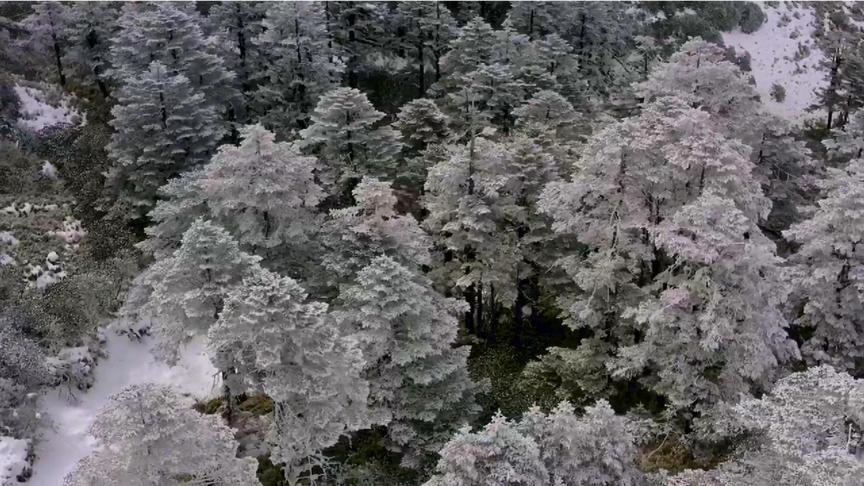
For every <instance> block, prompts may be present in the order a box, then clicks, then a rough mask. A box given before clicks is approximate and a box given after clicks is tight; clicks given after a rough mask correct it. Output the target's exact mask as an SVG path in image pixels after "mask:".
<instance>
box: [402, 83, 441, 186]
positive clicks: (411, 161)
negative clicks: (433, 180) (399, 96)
mask: <svg viewBox="0 0 864 486" xmlns="http://www.w3.org/2000/svg"><path fill="white" fill-rule="evenodd" d="M450 123H451V120H450V119H449V117H447V115H445V114H444V113H443V112H442V111H441V110H440V109H439V108H438V105H437V104H435V102H434V101H433V100H431V99H428V98H418V99H416V100H411V101H409V102H408V103H405V104H404V105H402V107H401V108H400V109H399V113H398V114H397V115H396V121H395V122H393V128H395V129H396V130H399V133H401V134H402V140H403V142H404V145H403V147H402V152H403V156H404V160H402V161H401V162H400V166H399V168H398V169H397V173H398V174H399V179H398V180H397V181H396V183H397V184H399V185H400V186H407V187H408V188H410V189H413V188H422V187H423V183H424V182H425V181H426V171H427V170H428V166H429V162H430V159H431V158H432V157H434V155H433V153H431V152H430V153H427V149H429V147H430V146H431V147H434V149H433V151H440V150H443V149H442V148H441V147H440V145H443V143H444V142H445V141H446V140H449V139H450V137H451V136H452V135H453V133H452V130H451V129H450Z"/></svg>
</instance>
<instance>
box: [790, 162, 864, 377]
mask: <svg viewBox="0 0 864 486" xmlns="http://www.w3.org/2000/svg"><path fill="white" fill-rule="evenodd" d="M820 187H821V189H822V190H823V191H824V198H823V199H822V200H820V201H819V202H818V207H817V208H816V209H815V211H814V212H813V215H812V216H811V217H810V218H809V219H808V220H806V221H803V222H801V223H798V224H796V225H795V226H793V227H792V228H790V229H789V230H788V231H787V232H786V236H787V237H789V238H790V239H791V240H793V241H794V242H796V243H798V244H800V245H801V247H800V248H799V250H798V251H797V252H796V253H795V255H793V256H792V261H793V262H794V264H795V267H794V268H795V270H796V271H795V273H794V275H795V278H794V281H793V282H794V289H795V292H794V295H795V297H796V299H795V300H796V301H797V302H800V303H801V304H803V307H802V309H801V313H800V315H798V316H797V318H796V320H795V325H796V326H797V327H799V328H801V329H802V330H807V331H808V332H806V334H807V335H808V336H809V337H808V338H807V340H806V341H805V342H804V344H803V346H802V352H803V353H804V356H805V357H806V358H807V360H808V361H810V362H813V363H827V364H831V365H833V366H836V367H837V368H838V369H845V370H848V371H849V372H853V373H860V372H861V370H864V320H862V312H864V301H862V299H861V294H860V291H859V289H858V287H859V286H860V285H861V279H862V278H864V254H862V251H864V248H860V246H861V241H862V237H864V235H862V229H861V228H862V226H861V223H862V221H861V220H862V218H864V206H862V196H864V160H862V159H854V160H852V161H851V162H849V164H848V165H846V166H845V167H843V168H839V169H834V168H829V169H828V174H827V177H826V179H825V180H823V181H821V182H820Z"/></svg>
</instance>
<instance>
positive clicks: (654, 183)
mask: <svg viewBox="0 0 864 486" xmlns="http://www.w3.org/2000/svg"><path fill="white" fill-rule="evenodd" d="M713 126H714V123H713V118H712V117H710V116H709V115H708V114H707V113H705V112H704V111H701V110H698V109H694V108H690V107H689V106H688V103H687V102H686V101H685V100H680V99H675V98H660V99H658V100H657V101H655V102H654V103H651V104H648V105H646V106H644V107H643V112H642V114H641V115H640V116H638V117H634V118H631V119H627V120H624V121H622V122H620V123H617V124H614V125H612V126H610V127H608V128H606V129H604V130H602V131H600V132H599V133H597V134H596V135H595V136H593V137H592V138H591V139H590V140H589V142H588V144H587V146H586V147H585V150H584V152H583V156H582V158H581V160H580V161H579V163H578V166H577V168H576V171H575V172H574V174H573V178H572V181H571V182H557V183H552V184H550V185H548V186H547V187H546V189H545V190H544V193H543V195H542V196H541V199H540V203H539V204H540V208H541V210H543V211H544V212H545V213H546V214H548V215H549V216H551V217H552V219H553V224H552V228H553V230H554V231H556V232H559V233H562V234H571V235H573V236H574V237H577V238H578V239H579V241H580V242H581V243H583V244H585V245H586V246H587V249H586V251H585V252H584V253H582V256H578V255H572V256H567V257H565V258H562V259H561V260H560V264H561V265H562V267H563V268H564V270H565V271H566V272H567V273H568V274H569V275H570V277H571V278H572V281H573V283H574V284H575V286H576V289H575V291H574V292H573V293H571V294H570V295H569V296H565V297H564V298H563V299H562V300H561V302H560V305H561V307H562V309H564V316H565V324H567V325H568V326H570V327H572V328H574V329H585V330H588V331H590V333H591V337H588V338H585V339H583V340H582V342H581V344H580V346H579V348H578V349H579V350H580V351H579V355H580V357H581V358H580V357H577V356H573V358H576V362H574V363H572V364H573V365H574V366H576V367H577V369H583V370H584V374H585V376H597V375H599V376H602V375H604V374H605V373H607V372H611V373H612V375H613V376H614V377H615V378H618V379H627V380H629V379H632V380H638V381H641V382H642V384H643V385H644V386H647V387H648V388H650V389H651V390H653V391H654V392H656V393H659V394H662V395H664V396H665V397H667V399H668V400H669V406H670V407H671V409H672V410H673V411H675V410H693V409H695V410H700V411H703V412H705V411H708V410H710V409H711V408H712V407H713V406H714V405H715V404H717V403H718V402H722V401H732V402H734V401H736V400H737V399H738V397H739V395H740V394H742V393H748V392H750V391H752V390H754V389H757V390H758V389H764V388H765V387H767V386H768V385H770V383H771V380H772V379H773V376H774V373H775V371H776V369H777V367H778V365H779V364H780V363H783V362H786V361H788V360H790V359H794V358H796V357H797V355H798V354H797V353H798V350H797V347H796V346H795V343H794V342H792V341H791V340H790V339H789V338H788V337H787V336H786V331H785V327H786V325H787V323H786V321H785V319H784V317H783V315H782V312H781V309H782V305H783V298H784V296H785V295H786V294H787V291H788V289H787V286H786V285H785V282H784V280H783V278H782V276H781V274H780V268H779V259H778V258H777V257H776V256H775V248H774V244H773V243H772V242H771V241H770V240H768V239H767V238H766V237H765V236H764V235H763V234H762V232H761V231H760V230H759V228H758V226H757V222H758V221H759V220H760V219H762V218H764V217H766V216H767V214H768V211H769V209H770V202H769V201H768V200H767V199H766V198H765V197H764V196H763V195H762V191H761V187H760V185H759V182H758V180H757V179H756V178H755V177H754V176H753V172H754V170H755V167H754V165H753V163H752V162H751V161H750V159H749V157H748V156H749V149H748V147H746V146H745V145H743V144H741V143H740V142H737V141H735V140H729V139H727V138H726V137H724V136H723V135H722V134H720V133H718V132H717V131H715V129H714V128H713ZM670 370H674V371H670Z"/></svg>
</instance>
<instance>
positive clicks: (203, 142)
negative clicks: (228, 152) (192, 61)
mask: <svg viewBox="0 0 864 486" xmlns="http://www.w3.org/2000/svg"><path fill="white" fill-rule="evenodd" d="M111 113H112V115H113V116H114V118H113V119H112V120H111V122H110V123H111V125H112V126H113V127H114V129H115V130H116V132H115V133H114V134H113V135H112V136H111V143H110V144H109V145H108V152H109V155H110V157H111V158H112V159H113V160H114V161H115V166H114V168H113V169H112V173H111V174H110V175H109V178H108V179H109V184H112V185H114V190H115V191H116V192H117V193H119V195H120V197H121V198H123V199H127V200H128V201H129V202H130V204H131V205H132V206H133V207H135V208H137V211H138V214H137V215H132V217H140V216H142V215H143V214H144V213H145V212H146V211H147V210H148V209H150V208H151V207H152V204H153V202H154V199H155V195H156V190H157V189H158V188H159V187H160V186H162V185H163V184H165V182H166V181H168V180H169V179H171V178H173V177H176V176H177V175H178V174H180V173H181V172H183V171H186V170H189V169H191V168H194V167H195V166H197V165H200V164H201V163H203V162H204V161H206V160H207V158H208V157H209V156H210V155H211V154H212V153H213V151H214V149H215V147H216V144H217V143H218V141H219V139H220V138H221V137H222V135H223V133H224V132H222V131H221V129H220V124H219V122H218V115H217V114H216V113H215V112H214V111H213V109H212V108H211V107H210V106H209V105H208V103H207V101H206V100H205V99H204V95H203V94H202V93H199V92H196V91H195V90H194V88H192V86H191V85H190V83H189V80H188V79H187V78H186V77H184V76H183V75H172V74H170V72H169V70H168V68H166V67H165V66H164V65H162V64H160V63H159V62H155V61H154V62H153V64H151V65H150V67H149V68H148V69H147V70H146V71H145V72H144V73H143V74H142V75H141V76H140V77H137V78H135V79H131V80H128V82H127V84H126V85H124V86H123V87H122V88H121V89H120V91H119V93H118V94H117V105H115V106H114V108H113V109H112V110H111Z"/></svg>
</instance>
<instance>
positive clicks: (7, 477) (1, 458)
mask: <svg viewBox="0 0 864 486" xmlns="http://www.w3.org/2000/svg"><path fill="white" fill-rule="evenodd" d="M28 449H29V447H28V442H27V441H26V440H21V439H13V438H12V437H2V436H0V484H3V485H5V484H14V483H17V480H16V478H17V477H18V475H19V474H21V473H23V472H24V470H25V469H27V467H28V466H29V465H30V464H29V463H28V462H27V450H28Z"/></svg>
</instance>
